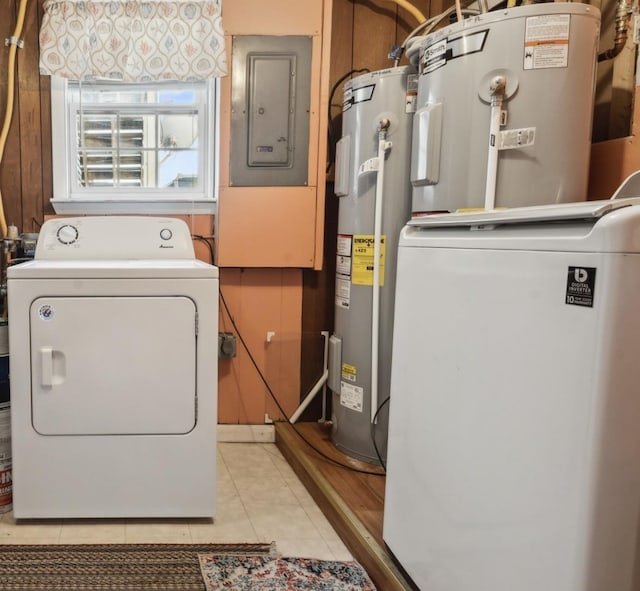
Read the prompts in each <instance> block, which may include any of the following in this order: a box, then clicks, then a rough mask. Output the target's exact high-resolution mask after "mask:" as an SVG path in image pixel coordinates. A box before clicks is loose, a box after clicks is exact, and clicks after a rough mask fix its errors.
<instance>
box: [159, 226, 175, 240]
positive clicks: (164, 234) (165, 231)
mask: <svg viewBox="0 0 640 591" xmlns="http://www.w3.org/2000/svg"><path fill="white" fill-rule="evenodd" d="M172 236H173V232H172V231H171V230H169V228H162V230H160V238H162V239H163V240H171V237H172Z"/></svg>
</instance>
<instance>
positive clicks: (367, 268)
mask: <svg viewBox="0 0 640 591" xmlns="http://www.w3.org/2000/svg"><path fill="white" fill-rule="evenodd" d="M385 244H386V236H380V285H381V286H382V285H384V261H385ZM374 248H375V236H373V235H370V234H354V235H353V250H352V259H353V260H352V261H351V283H353V284H354V285H373V251H374Z"/></svg>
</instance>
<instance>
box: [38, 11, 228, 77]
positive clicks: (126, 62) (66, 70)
mask: <svg viewBox="0 0 640 591" xmlns="http://www.w3.org/2000/svg"><path fill="white" fill-rule="evenodd" d="M40 73H41V74H52V75H56V76H61V77H63V78H70V79H73V80H92V79H112V80H122V81H127V82H148V81H154V80H156V81H157V80H203V79H206V78H214V77H217V76H224V75H225V74H226V73H227V62H226V55H225V47H224V31H223V29H222V18H221V14H220V7H219V5H218V4H217V2H215V1H214V0H45V2H44V18H43V21H42V27H41V29H40Z"/></svg>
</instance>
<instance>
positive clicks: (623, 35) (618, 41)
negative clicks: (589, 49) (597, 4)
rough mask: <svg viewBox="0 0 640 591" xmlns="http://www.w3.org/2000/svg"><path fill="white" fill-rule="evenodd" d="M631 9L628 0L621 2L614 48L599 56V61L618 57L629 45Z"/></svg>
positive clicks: (617, 11)
mask: <svg viewBox="0 0 640 591" xmlns="http://www.w3.org/2000/svg"><path fill="white" fill-rule="evenodd" d="M630 14H631V7H630V6H629V4H628V3H627V0H620V1H619V2H618V8H617V10H616V36H615V38H614V40H613V47H611V48H609V49H607V50H606V51H603V52H602V53H599V54H598V61H599V62H604V61H606V60H611V59H613V58H615V57H616V56H618V55H619V54H620V52H621V51H622V50H623V49H624V46H625V45H626V44H627V34H628V30H629V15H630Z"/></svg>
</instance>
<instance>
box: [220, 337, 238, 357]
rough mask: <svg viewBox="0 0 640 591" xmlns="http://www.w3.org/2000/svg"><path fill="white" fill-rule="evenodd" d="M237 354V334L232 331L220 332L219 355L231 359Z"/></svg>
mask: <svg viewBox="0 0 640 591" xmlns="http://www.w3.org/2000/svg"><path fill="white" fill-rule="evenodd" d="M235 356H236V335H234V334H233V333H231V332H219V333H218V357H219V358H220V359H231V358H232V357H235Z"/></svg>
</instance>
